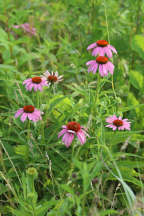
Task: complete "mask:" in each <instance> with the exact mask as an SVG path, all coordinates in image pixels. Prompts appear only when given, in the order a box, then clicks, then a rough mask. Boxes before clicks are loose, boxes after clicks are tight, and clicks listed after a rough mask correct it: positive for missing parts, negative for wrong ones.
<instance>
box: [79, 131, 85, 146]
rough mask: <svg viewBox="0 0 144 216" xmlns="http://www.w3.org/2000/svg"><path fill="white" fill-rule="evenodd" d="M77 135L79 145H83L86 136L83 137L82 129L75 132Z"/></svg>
mask: <svg viewBox="0 0 144 216" xmlns="http://www.w3.org/2000/svg"><path fill="white" fill-rule="evenodd" d="M77 137H78V139H79V141H80V143H81V145H83V144H84V143H85V142H86V137H85V134H84V132H83V130H79V131H78V132H77Z"/></svg>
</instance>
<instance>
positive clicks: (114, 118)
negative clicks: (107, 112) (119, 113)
mask: <svg viewBox="0 0 144 216" xmlns="http://www.w3.org/2000/svg"><path fill="white" fill-rule="evenodd" d="M116 119H117V117H116V115H113V116H110V117H108V118H106V122H107V123H113V121H114V120H116Z"/></svg>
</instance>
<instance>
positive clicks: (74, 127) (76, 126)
mask: <svg viewBox="0 0 144 216" xmlns="http://www.w3.org/2000/svg"><path fill="white" fill-rule="evenodd" d="M80 128H81V126H80V124H79V123H77V122H74V121H73V122H69V123H68V124H67V129H68V130H72V131H75V132H78V131H79V130H80Z"/></svg>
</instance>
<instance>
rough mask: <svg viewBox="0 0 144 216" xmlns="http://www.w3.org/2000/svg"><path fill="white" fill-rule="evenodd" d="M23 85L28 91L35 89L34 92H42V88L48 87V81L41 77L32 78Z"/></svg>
mask: <svg viewBox="0 0 144 216" xmlns="http://www.w3.org/2000/svg"><path fill="white" fill-rule="evenodd" d="M23 85H25V86H26V89H27V90H28V91H31V90H32V88H33V89H34V91H38V90H39V91H42V87H43V86H48V83H47V80H46V79H44V78H41V77H32V78H29V79H26V80H25V81H24V82H23Z"/></svg>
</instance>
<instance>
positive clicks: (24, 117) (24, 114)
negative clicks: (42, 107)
mask: <svg viewBox="0 0 144 216" xmlns="http://www.w3.org/2000/svg"><path fill="white" fill-rule="evenodd" d="M27 115H28V114H27V113H25V112H24V113H23V114H22V116H21V121H22V122H24V121H25V120H26V118H27Z"/></svg>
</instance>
